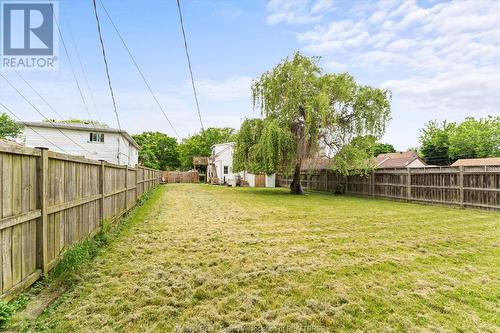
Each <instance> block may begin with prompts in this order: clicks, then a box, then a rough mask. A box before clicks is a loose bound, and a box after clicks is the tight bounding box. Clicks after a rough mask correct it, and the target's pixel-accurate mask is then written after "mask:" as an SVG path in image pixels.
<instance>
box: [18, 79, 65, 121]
mask: <svg viewBox="0 0 500 333" xmlns="http://www.w3.org/2000/svg"><path fill="white" fill-rule="evenodd" d="M14 72H15V73H16V74H17V76H19V78H20V79H21V80H23V81H24V83H26V84H27V85H28V87H30V88H31V90H33V91H34V92H35V94H36V95H37V96H38V97H39V98H40V99H41V100H42V101H43V102H44V103H45V105H47V106H48V107H49V109H51V110H52V112H54V113H55V114H56V115H57V116H59V119H61V120H63V119H64V117H63V116H62V115H61V114H60V113H59V112H57V111H56V110H55V109H54V108H53V107H52V106H51V105H50V104H49V102H47V100H46V99H45V98H44V97H43V96H42V95H41V94H40V93H39V92H38V91H37V90H36V89H35V88H34V87H33V86H32V85H31V84H30V83H29V82H28V81H26V79H25V78H24V77H23V76H22V75H21V74H20V73H19V72H18V71H16V70H14Z"/></svg>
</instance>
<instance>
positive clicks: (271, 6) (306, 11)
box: [267, 0, 334, 24]
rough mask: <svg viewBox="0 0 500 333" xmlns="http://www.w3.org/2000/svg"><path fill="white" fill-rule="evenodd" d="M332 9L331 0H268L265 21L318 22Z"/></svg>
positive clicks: (275, 22)
mask: <svg viewBox="0 0 500 333" xmlns="http://www.w3.org/2000/svg"><path fill="white" fill-rule="evenodd" d="M333 9H334V6H333V1H332V0H316V1H313V2H309V1H308V0H270V1H269V2H268V4H267V11H268V16H267V23H269V24H278V23H288V24H304V23H313V22H319V21H320V20H321V18H322V17H323V15H324V14H325V13H327V12H329V11H332V10H333Z"/></svg>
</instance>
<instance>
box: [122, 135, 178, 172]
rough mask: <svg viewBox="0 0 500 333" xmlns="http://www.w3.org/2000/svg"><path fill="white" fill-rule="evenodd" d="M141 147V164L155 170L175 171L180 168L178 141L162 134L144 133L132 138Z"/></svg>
mask: <svg viewBox="0 0 500 333" xmlns="http://www.w3.org/2000/svg"><path fill="white" fill-rule="evenodd" d="M132 137H133V138H134V140H135V141H136V142H137V143H138V144H139V146H141V150H140V151H139V162H140V163H141V164H142V165H144V166H146V167H148V168H153V169H159V170H173V169H176V168H178V167H179V166H180V162H179V151H178V146H177V141H176V140H175V139H174V138H172V137H169V136H168V135H166V134H163V133H160V132H144V133H142V134H136V135H133V136H132Z"/></svg>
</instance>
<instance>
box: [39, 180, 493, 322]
mask: <svg viewBox="0 0 500 333" xmlns="http://www.w3.org/2000/svg"><path fill="white" fill-rule="evenodd" d="M153 200H155V201H154V202H153V203H152V204H151V205H150V207H149V210H148V213H147V214H146V215H145V217H144V218H143V220H142V221H140V223H133V224H131V225H130V227H128V228H127V229H126V230H125V231H124V232H122V233H121V234H120V235H119V236H118V238H117V239H116V240H114V241H113V242H112V243H111V244H110V245H109V247H108V248H107V249H106V250H105V252H104V253H103V254H101V255H99V256H98V257H97V259H96V260H95V262H94V263H93V265H92V266H91V267H86V268H85V269H83V271H82V272H81V276H80V282H78V283H77V284H76V285H75V286H74V288H73V289H72V290H70V291H68V292H67V293H66V294H65V295H64V296H63V297H62V298H61V299H60V300H59V301H58V302H57V303H56V305H55V306H53V307H52V308H51V309H50V310H49V311H47V312H46V313H45V314H44V315H42V317H40V318H39V319H38V325H37V326H36V327H38V328H41V327H45V328H46V329H48V330H51V331H56V332H76V331H78V332H80V331H82V332H86V331H88V332H93V331H95V330H99V331H104V332H113V331H120V332H123V331H127V332H145V331H153V332H169V331H178V332H205V331H210V332H211V331H216V332H217V331H223V330H224V331H227V332H247V331H252V332H259V330H257V328H262V331H265V332H267V331H277V332H294V331H293V330H294V329H295V331H299V332H300V330H299V329H302V331H305V332H311V331H318V332H324V331H345V332H352V331H356V330H358V331H368V332H370V331H463V332H474V331H481V332H499V331H500V307H499V306H500V214H499V213H495V212H486V211H478V210H462V209H453V208H444V207H436V206H425V205H417V204H408V203H402V202H392V201H385V200H377V199H365V198H355V197H347V196H334V195H330V194H321V193H308V194H307V195H305V196H291V195H289V194H288V193H287V190H285V189H276V190H267V189H250V188H225V187H216V186H209V185H182V184H179V185H177V184H176V185H167V186H165V187H163V189H161V190H160V193H158V195H156V198H153ZM285 329H288V330H285Z"/></svg>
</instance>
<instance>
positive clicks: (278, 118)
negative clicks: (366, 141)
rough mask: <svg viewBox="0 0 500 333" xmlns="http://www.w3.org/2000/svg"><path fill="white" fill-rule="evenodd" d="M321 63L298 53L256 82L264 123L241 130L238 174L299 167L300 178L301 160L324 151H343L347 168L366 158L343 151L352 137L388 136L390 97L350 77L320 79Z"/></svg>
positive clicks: (257, 102)
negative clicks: (240, 170) (325, 149)
mask: <svg viewBox="0 0 500 333" xmlns="http://www.w3.org/2000/svg"><path fill="white" fill-rule="evenodd" d="M318 60H319V58H317V57H312V58H309V57H306V56H303V55H302V54H300V53H298V52H297V53H295V54H294V55H293V57H291V58H286V59H284V60H283V61H282V62H281V63H280V64H278V65H277V66H276V67H275V68H273V69H272V70H270V71H267V72H265V73H264V74H262V76H261V77H260V78H259V79H258V80H256V81H255V82H254V84H253V86H252V93H253V103H254V108H259V109H260V110H261V113H262V115H263V116H264V119H263V120H262V124H260V125H258V126H260V129H259V128H257V127H256V128H253V127H252V126H250V124H249V123H246V124H245V123H244V126H247V127H248V128H243V127H242V130H243V131H244V133H243V134H242V135H240V136H239V137H238V142H237V145H236V152H235V154H236V160H235V162H236V165H237V167H238V168H237V169H242V168H250V169H256V170H264V171H265V172H268V173H271V172H276V171H280V169H282V168H284V167H287V166H290V165H295V176H296V177H295V178H297V177H298V175H297V170H300V165H301V164H302V161H304V160H305V159H306V158H308V157H312V156H314V155H315V154H316V153H317V152H318V151H319V150H320V147H321V148H323V147H327V148H329V149H330V150H331V151H333V152H334V153H340V152H341V151H343V153H342V154H339V159H341V158H345V159H346V160H345V161H343V163H344V164H346V163H347V162H348V161H353V159H357V158H361V157H362V156H361V155H363V156H364V155H365V154H358V153H353V152H351V153H347V150H348V148H346V149H344V147H345V146H347V145H349V143H350V142H351V141H352V140H353V138H354V137H357V136H368V135H371V136H373V137H374V138H376V139H378V138H380V137H381V136H382V134H383V133H384V132H385V127H386V124H387V122H388V121H389V119H390V98H391V95H390V92H389V91H388V90H382V89H378V88H373V87H369V86H363V85H358V84H357V83H356V81H355V80H354V78H353V77H352V76H351V75H349V74H347V73H343V74H324V75H322V74H321V69H320V68H319V67H318ZM246 131H250V133H246ZM252 131H254V132H252ZM285 132H287V134H286V135H285ZM259 133H260V136H259ZM354 146H356V147H357V148H356V150H359V149H361V147H362V145H354ZM354 146H353V147H354ZM254 155H255V156H254ZM356 162H359V161H357V160H356ZM341 170H345V168H341ZM292 192H294V191H293V189H292ZM299 192H301V190H300V186H299V189H298V192H297V193H299ZM294 193H295V192H294Z"/></svg>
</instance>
